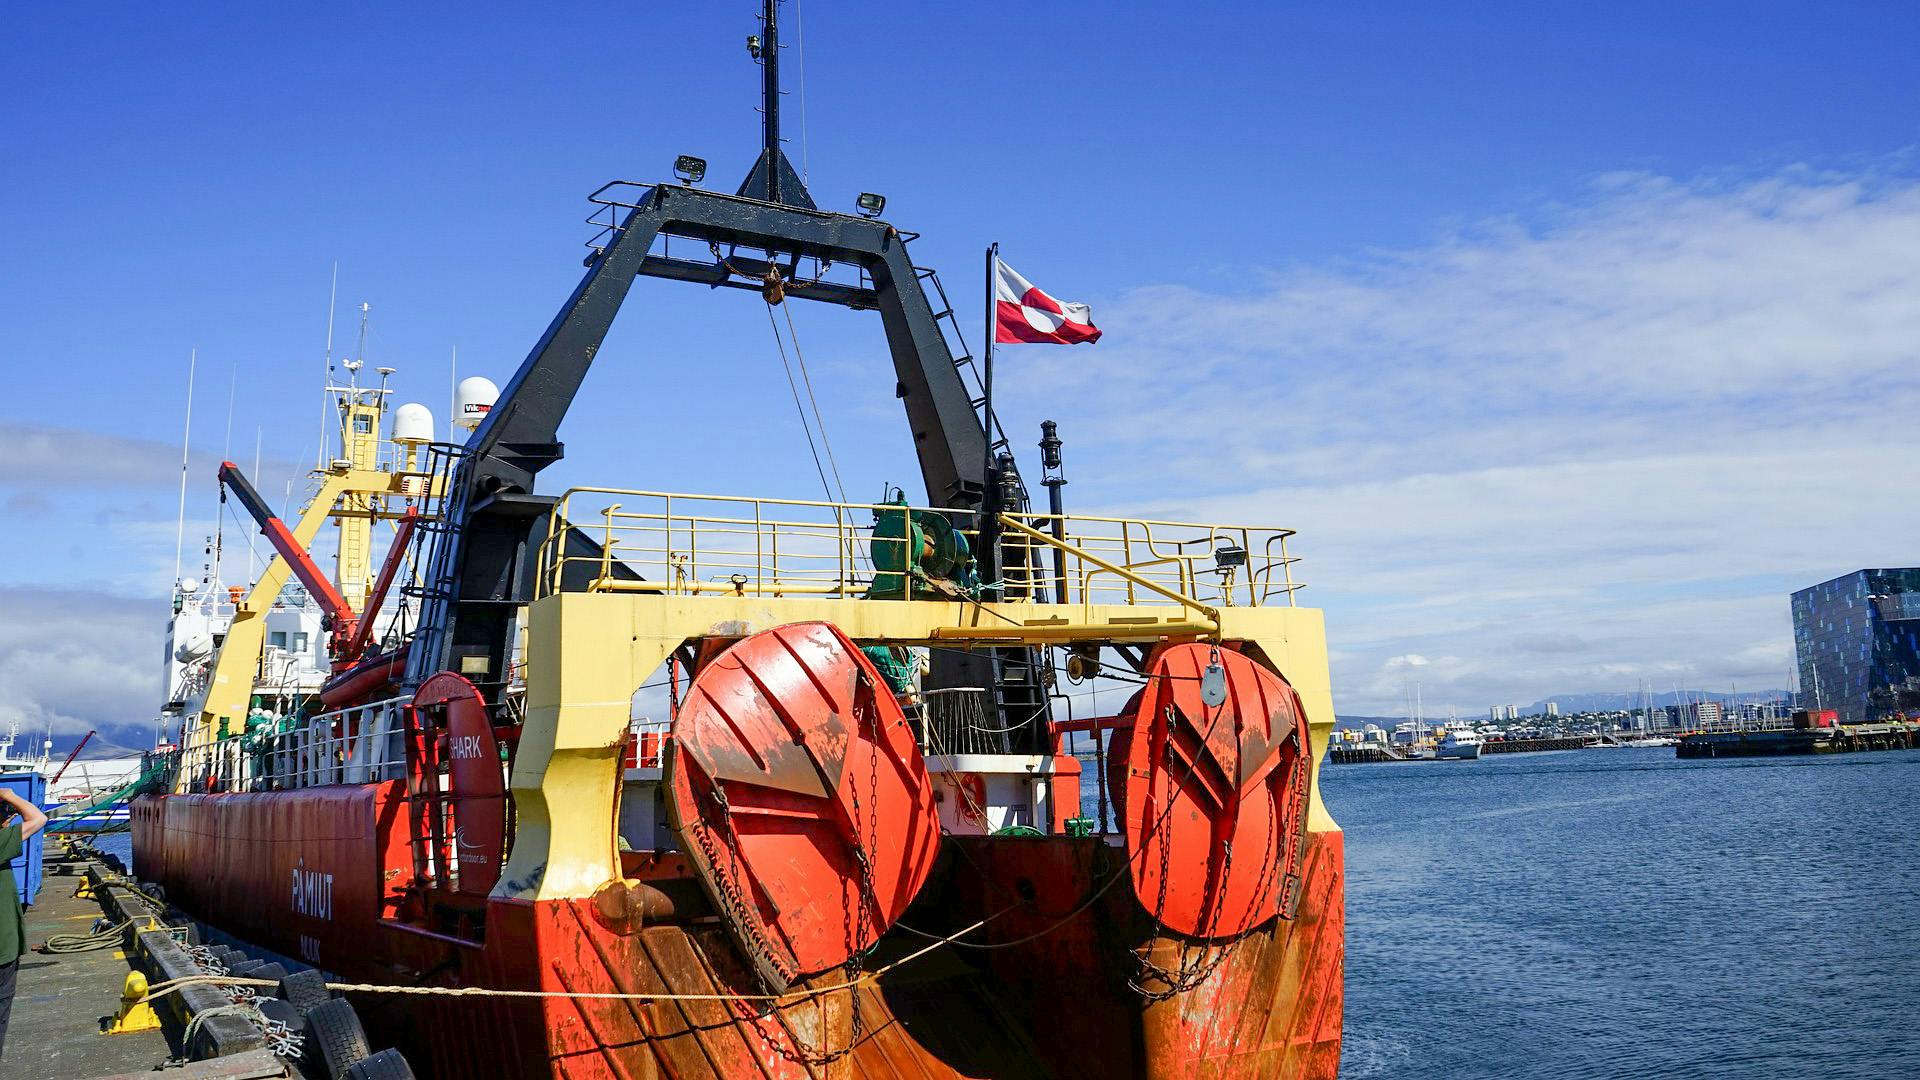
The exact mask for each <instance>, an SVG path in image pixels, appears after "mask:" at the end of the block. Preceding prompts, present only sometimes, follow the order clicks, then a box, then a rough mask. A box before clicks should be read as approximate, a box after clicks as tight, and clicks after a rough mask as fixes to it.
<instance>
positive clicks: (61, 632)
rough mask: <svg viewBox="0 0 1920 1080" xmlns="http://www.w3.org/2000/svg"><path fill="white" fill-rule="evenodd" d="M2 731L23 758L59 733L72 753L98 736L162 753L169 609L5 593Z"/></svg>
mask: <svg viewBox="0 0 1920 1080" xmlns="http://www.w3.org/2000/svg"><path fill="white" fill-rule="evenodd" d="M0 610H3V611H5V612H6V616H7V617H6V618H5V619H0V730H4V728H5V727H6V726H7V725H9V724H14V723H17V724H18V725H19V726H20V732H21V749H22V750H25V749H26V747H27V746H29V745H31V744H33V743H35V742H37V740H39V739H40V738H42V737H43V736H45V735H46V734H47V732H48V731H49V730H51V732H52V734H53V736H54V738H55V740H56V741H57V742H59V743H60V744H61V745H62V746H69V745H71V744H72V742H73V740H74V739H75V738H76V737H78V736H80V735H84V734H85V733H86V732H87V730H88V729H89V728H93V729H98V730H99V732H100V734H101V736H102V737H103V738H104V739H106V740H107V741H110V742H113V743H118V744H120V745H122V746H131V747H136V748H138V747H146V746H151V745H152V744H153V734H154V728H153V717H154V716H156V715H157V714H158V712H159V707H160V695H161V678H162V669H161V663H160V659H161V658H160V651H161V645H162V642H163V641H164V640H165V637H166V605H165V604H164V603H162V602H160V601H158V600H155V601H151V602H141V601H133V600H126V599H122V598H119V597H114V596H108V595H105V594H102V593H96V592H87V591H80V590H55V589H33V588H17V587H10V586H0Z"/></svg>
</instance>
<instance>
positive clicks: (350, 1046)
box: [307, 998, 373, 1080]
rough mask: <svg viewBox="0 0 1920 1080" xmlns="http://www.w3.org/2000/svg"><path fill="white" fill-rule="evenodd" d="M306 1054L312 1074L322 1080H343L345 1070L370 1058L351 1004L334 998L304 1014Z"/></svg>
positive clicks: (364, 1033)
mask: <svg viewBox="0 0 1920 1080" xmlns="http://www.w3.org/2000/svg"><path fill="white" fill-rule="evenodd" d="M307 1054H308V1058H307V1062H308V1064H309V1065H310V1066H311V1072H312V1074H313V1075H315V1076H323V1077H326V1080H345V1078H346V1076H347V1075H348V1074H347V1070H348V1069H350V1068H352V1067H353V1066H355V1065H358V1064H359V1063H361V1062H362V1061H365V1060H366V1059H367V1058H369V1057H372V1056H373V1054H372V1051H371V1050H370V1049H369V1048H368V1046H367V1031H366V1029H365V1028H363V1027H361V1026H360V1014H359V1013H356V1012H354V1011H353V1002H351V1001H348V1000H346V999H345V998H334V999H333V1000H331V1001H323V1002H321V1003H320V1004H319V1005H316V1006H314V1007H313V1008H312V1009H309V1010H308V1011H307Z"/></svg>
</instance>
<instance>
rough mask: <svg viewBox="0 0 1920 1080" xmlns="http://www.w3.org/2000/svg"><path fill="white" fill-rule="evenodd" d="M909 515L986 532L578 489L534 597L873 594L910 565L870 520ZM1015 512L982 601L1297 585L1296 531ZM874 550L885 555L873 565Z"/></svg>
mask: <svg viewBox="0 0 1920 1080" xmlns="http://www.w3.org/2000/svg"><path fill="white" fill-rule="evenodd" d="M903 511H917V512H922V513H930V514H937V515H940V516H942V517H944V518H945V519H946V520H947V521H949V522H950V523H951V524H953V525H954V531H955V532H957V533H959V534H960V535H962V536H964V537H966V539H967V541H968V543H969V544H970V545H973V546H974V547H975V548H976V549H977V546H978V544H977V541H978V530H977V528H976V525H975V522H974V517H973V515H972V514H971V513H969V512H966V511H953V510H940V509H935V508H929V507H902V506H899V505H896V504H885V503H836V502H815V501H809V500H801V499H756V498H746V497H741V496H730V495H698V494H685V493H673V492H662V491H632V490H622V489H615V488H598V487H583V488H574V489H572V490H571V491H568V492H567V493H566V494H564V495H562V496H561V497H560V500H559V502H558V503H557V504H556V505H555V507H554V513H553V517H552V520H551V522H550V525H549V528H548V530H547V535H546V537H545V538H544V540H543V542H542V544H541V547H540V552H539V563H538V565H539V574H540V577H539V583H538V595H541V596H546V595H551V594H553V593H558V592H582V591H584V592H640V593H658V594H663V595H677V596H700V595H735V596H761V597H778V596H808V597H816V598H822V597H824V598H836V597H837V598H846V599H864V598H866V597H867V595H868V591H869V589H871V588H872V587H873V584H874V580H875V577H876V574H884V573H886V571H887V569H888V567H897V566H899V565H902V564H903V563H904V562H905V561H906V560H905V555H906V554H907V553H906V551H905V546H906V544H907V541H906V540H905V539H903V538H901V537H899V536H898V535H880V536H876V534H875V529H874V526H875V522H876V521H878V520H881V519H882V518H883V517H886V516H887V515H892V521H893V522H894V523H895V525H896V527H895V528H894V529H893V530H892V532H893V533H896V534H897V533H898V532H899V531H900V530H899V529H898V528H897V524H898V522H899V519H900V515H901V514H902V512H903ZM1006 519H1007V520H1008V521H1009V522H1010V523H1011V525H1010V527H1007V528H1005V529H1003V532H1002V541H1001V551H1002V561H1003V566H1004V568H1005V580H1004V581H1000V582H983V583H981V584H982V588H981V589H980V590H979V592H978V594H977V595H978V596H980V597H981V598H983V599H989V600H1005V601H1008V602H1014V603H1055V602H1058V601H1059V600H1060V599H1061V597H1062V591H1063V590H1062V585H1064V596H1065V600H1066V602H1067V603H1070V604H1077V605H1083V606H1084V605H1090V604H1121V605H1141V604H1153V605H1164V604H1174V603H1187V604H1189V606H1196V607H1201V608H1206V607H1232V606H1261V605H1271V604H1276V603H1279V604H1292V603H1293V602H1294V593H1295V592H1296V591H1297V590H1298V589H1299V588H1301V584H1300V583H1299V582H1297V581H1295V580H1294V577H1293V564H1294V562H1295V561H1296V559H1295V557H1294V556H1292V555H1290V554H1289V553H1288V551H1287V540H1288V538H1289V537H1291V536H1293V531H1292V530H1290V529H1276V528H1261V527H1255V526H1242V525H1212V524H1200V523H1194V522H1178V521H1149V520H1142V519H1135V518H1115V517H1081V516H1075V515H1066V516H1064V517H1062V518H1061V519H1059V521H1058V522H1056V520H1055V518H1054V517H1053V516H1052V515H1049V514H1009V515H1006ZM1056 525H1058V528H1056ZM1027 530H1031V532H1029V531H1027ZM1035 534H1040V535H1035ZM1055 537H1058V539H1057V540H1056V539H1055ZM974 554H975V557H976V558H977V557H978V555H979V552H978V551H977V550H976V551H975V553H974ZM876 555H877V556H879V557H880V559H881V561H882V562H883V563H886V564H888V565H887V566H886V567H876V566H875V564H874V559H875V556H876ZM888 580H895V579H888Z"/></svg>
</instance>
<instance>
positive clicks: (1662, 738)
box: [1620, 735, 1680, 747]
mask: <svg viewBox="0 0 1920 1080" xmlns="http://www.w3.org/2000/svg"><path fill="white" fill-rule="evenodd" d="M1620 745H1621V746H1636V747H1638V746H1679V745H1680V740H1679V739H1676V738H1674V737H1673V736H1671V735H1648V736H1645V737H1643V738H1639V739H1628V740H1626V741H1625V742H1623V743H1621V744H1620Z"/></svg>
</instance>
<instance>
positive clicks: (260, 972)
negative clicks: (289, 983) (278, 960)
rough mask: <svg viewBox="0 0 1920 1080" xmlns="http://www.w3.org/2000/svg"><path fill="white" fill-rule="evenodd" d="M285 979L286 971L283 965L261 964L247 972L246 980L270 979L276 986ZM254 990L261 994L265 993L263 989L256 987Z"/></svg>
mask: <svg viewBox="0 0 1920 1080" xmlns="http://www.w3.org/2000/svg"><path fill="white" fill-rule="evenodd" d="M286 977H287V969H286V966H285V965H283V964H261V965H260V966H259V967H257V968H254V969H253V970H252V971H249V972H247V978H249V979H271V980H273V981H274V982H275V983H276V984H277V983H279V981H280V980H281V979H284V978H286ZM255 989H256V990H258V991H259V992H260V993H261V994H265V993H266V988H265V987H256V988H255Z"/></svg>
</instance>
